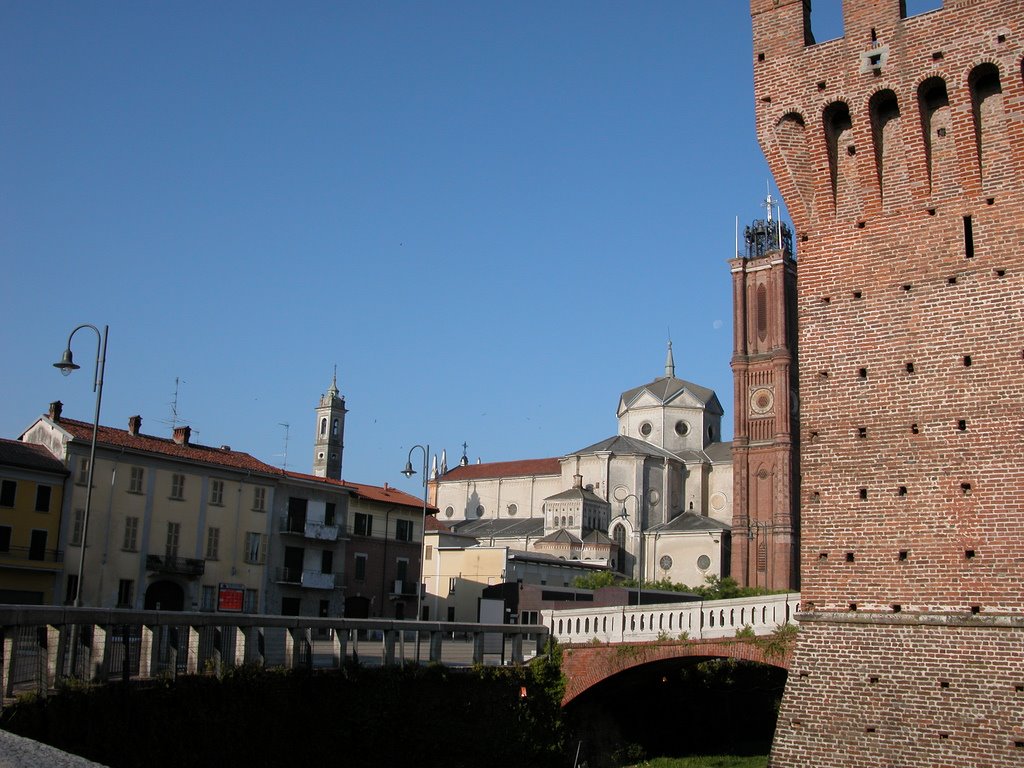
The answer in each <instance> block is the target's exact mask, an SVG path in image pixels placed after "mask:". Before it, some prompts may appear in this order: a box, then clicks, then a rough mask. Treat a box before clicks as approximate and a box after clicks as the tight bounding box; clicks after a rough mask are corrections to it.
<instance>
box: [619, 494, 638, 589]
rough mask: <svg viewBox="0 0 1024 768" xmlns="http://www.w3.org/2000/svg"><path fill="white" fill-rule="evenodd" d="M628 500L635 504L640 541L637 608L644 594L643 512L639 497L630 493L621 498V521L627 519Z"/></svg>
mask: <svg viewBox="0 0 1024 768" xmlns="http://www.w3.org/2000/svg"><path fill="white" fill-rule="evenodd" d="M629 499H633V501H635V502H636V522H637V530H638V531H639V532H640V541H639V546H638V549H637V561H638V564H639V566H640V567H639V572H640V578H638V579H637V582H636V583H637V588H636V605H637V607H638V608H639V607H640V602H641V599H642V598H643V594H644V516H643V510H642V509H641V508H640V497H638V496H637V495H636V494H635V493H630V494H627V495H625V496H623V497H622V512H620V513H619V517H621V518H622V519H623V520H628V519H629V513H628V512H626V502H627V501H628V500H629Z"/></svg>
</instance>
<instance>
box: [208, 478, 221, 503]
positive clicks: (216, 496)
mask: <svg viewBox="0 0 1024 768" xmlns="http://www.w3.org/2000/svg"><path fill="white" fill-rule="evenodd" d="M210 503H211V504H212V505H213V506H215V507H223V506H224V481H223V480H211V481H210Z"/></svg>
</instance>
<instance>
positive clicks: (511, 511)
mask: <svg viewBox="0 0 1024 768" xmlns="http://www.w3.org/2000/svg"><path fill="white" fill-rule="evenodd" d="M518 511H519V507H518V506H516V505H515V504H509V505H508V513H509V514H510V515H514V514H515V513H516V512H518Z"/></svg>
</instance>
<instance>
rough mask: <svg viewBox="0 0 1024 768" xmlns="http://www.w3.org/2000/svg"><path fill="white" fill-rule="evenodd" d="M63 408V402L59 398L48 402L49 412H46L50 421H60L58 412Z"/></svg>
mask: <svg viewBox="0 0 1024 768" xmlns="http://www.w3.org/2000/svg"><path fill="white" fill-rule="evenodd" d="M63 410H64V403H62V402H61V401H60V400H54V401H53V402H52V403H50V412H49V413H48V414H47V415H48V416H49V417H50V421H52V422H55V423H58V424H59V423H60V414H61V411H63Z"/></svg>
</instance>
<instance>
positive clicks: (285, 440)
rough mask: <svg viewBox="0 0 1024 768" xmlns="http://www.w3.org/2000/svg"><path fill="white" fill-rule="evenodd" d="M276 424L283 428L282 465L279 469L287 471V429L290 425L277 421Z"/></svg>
mask: <svg viewBox="0 0 1024 768" xmlns="http://www.w3.org/2000/svg"><path fill="white" fill-rule="evenodd" d="M277 423H278V425H279V426H282V427H284V464H282V465H281V469H288V429H289V428H290V427H291V425H290V424H289V423H288V422H287V421H279V422H277ZM279 455H280V454H279Z"/></svg>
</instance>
